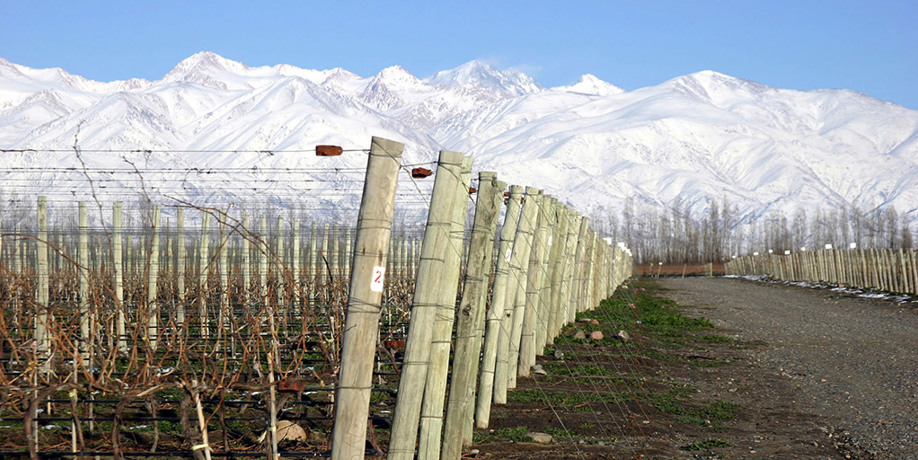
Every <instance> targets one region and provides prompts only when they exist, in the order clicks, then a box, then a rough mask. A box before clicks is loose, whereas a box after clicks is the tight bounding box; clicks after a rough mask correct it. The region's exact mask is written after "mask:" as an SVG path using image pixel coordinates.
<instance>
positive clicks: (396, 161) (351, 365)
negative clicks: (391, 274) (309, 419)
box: [332, 137, 404, 460]
mask: <svg viewBox="0 0 918 460" xmlns="http://www.w3.org/2000/svg"><path fill="white" fill-rule="evenodd" d="M403 149H404V145H403V144H400V143H398V142H394V141H390V140H387V139H381V138H377V137H374V138H373V140H372V145H371V147H370V155H369V159H368V161H367V176H366V181H365V183H364V189H363V198H362V200H361V205H360V212H359V217H358V219H357V244H356V245H355V248H354V276H352V277H351V284H350V295H349V300H348V311H347V318H346V320H345V328H344V336H343V338H342V344H341V371H340V374H339V381H338V387H337V397H336V399H335V400H336V402H337V403H336V406H335V426H334V430H333V433H332V437H333V441H332V459H335V460H351V459H355V458H363V453H364V448H365V443H366V434H367V416H368V412H369V407H370V390H371V389H372V384H373V381H372V378H373V357H374V353H375V351H376V344H377V341H378V335H379V329H378V324H379V311H380V308H381V304H380V303H381V301H382V291H383V289H382V288H383V281H384V280H383V277H384V276H385V272H384V271H385V266H386V258H385V254H387V252H388V247H389V239H390V235H391V232H392V216H393V215H394V213H395V188H396V184H397V182H398V171H399V167H400V166H401V156H402V150H403Z"/></svg>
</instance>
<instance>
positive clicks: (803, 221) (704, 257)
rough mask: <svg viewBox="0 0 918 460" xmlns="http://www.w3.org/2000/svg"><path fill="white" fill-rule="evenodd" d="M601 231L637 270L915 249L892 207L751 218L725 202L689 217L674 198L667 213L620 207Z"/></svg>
mask: <svg viewBox="0 0 918 460" xmlns="http://www.w3.org/2000/svg"><path fill="white" fill-rule="evenodd" d="M599 220H600V222H598V223H597V225H598V228H599V229H601V231H603V232H605V233H606V235H607V236H609V237H610V238H612V241H615V242H622V243H624V244H625V245H626V246H627V247H628V248H629V249H631V251H632V254H633V255H634V259H635V261H636V262H638V263H658V262H663V263H664V264H670V263H707V262H723V261H726V260H730V259H731V258H733V257H734V256H744V255H752V254H754V253H756V252H758V253H760V254H765V253H768V252H769V251H770V252H772V253H774V254H784V253H785V251H791V252H798V251H802V250H807V251H812V250H818V249H824V248H825V247H826V245H827V244H831V245H832V247H833V248H834V249H848V248H850V247H851V244H852V243H853V244H854V245H856V247H857V248H858V249H900V248H901V249H913V248H914V247H915V235H914V233H913V230H912V225H911V223H910V222H909V221H908V220H906V219H904V218H903V216H900V214H899V213H898V212H897V211H896V209H895V207H893V206H887V207H883V208H879V207H876V208H873V209H870V210H863V209H861V208H859V207H857V206H849V207H844V208H833V209H829V210H825V209H822V208H816V209H810V210H807V209H803V208H797V209H796V210H795V211H793V212H792V213H784V212H781V211H778V210H773V211H771V212H770V213H768V214H767V215H764V216H760V217H758V218H755V217H753V216H749V215H745V216H744V215H742V214H741V212H740V210H739V207H738V206H737V205H735V204H731V203H730V202H729V201H728V200H727V199H726V198H723V199H721V200H720V201H718V200H711V201H710V203H709V206H708V209H707V211H706V212H705V214H704V215H703V216H700V217H693V216H692V215H691V213H690V212H689V208H688V207H687V206H684V205H683V203H682V202H681V200H679V199H678V198H677V199H676V201H675V202H673V203H672V204H671V205H670V206H669V207H668V208H661V207H659V206H657V205H654V204H649V203H643V202H636V200H635V199H634V197H631V198H629V199H627V200H626V201H625V205H624V207H622V208H621V211H620V212H619V213H610V214H608V215H606V216H602V217H600V218H599Z"/></svg>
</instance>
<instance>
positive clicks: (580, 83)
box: [552, 74, 625, 96]
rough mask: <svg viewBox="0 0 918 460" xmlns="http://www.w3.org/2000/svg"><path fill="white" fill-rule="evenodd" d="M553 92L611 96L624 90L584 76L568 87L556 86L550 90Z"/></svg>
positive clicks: (588, 75)
mask: <svg viewBox="0 0 918 460" xmlns="http://www.w3.org/2000/svg"><path fill="white" fill-rule="evenodd" d="M552 89H553V90H555V91H566V92H569V93H580V94H593V95H596V96H612V95H615V94H621V93H624V92H625V90H623V89H621V88H619V87H617V86H615V85H613V84H611V83H607V82H604V81H602V80H600V79H599V78H596V76H595V75H591V74H585V75H583V76H581V77H580V80H577V83H574V84H573V85H570V86H556V87H554V88H552Z"/></svg>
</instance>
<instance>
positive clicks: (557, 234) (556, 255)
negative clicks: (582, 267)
mask: <svg viewBox="0 0 918 460" xmlns="http://www.w3.org/2000/svg"><path fill="white" fill-rule="evenodd" d="M553 203H554V205H555V212H554V216H553V219H554V221H555V227H554V229H555V231H554V232H553V236H552V246H551V252H550V253H549V260H550V261H551V265H550V272H549V283H550V286H551V290H550V295H549V298H548V330H547V331H546V336H545V345H553V344H554V342H555V337H557V336H558V333H559V332H560V331H561V326H563V325H564V324H563V323H562V322H561V316H560V313H561V305H560V303H561V302H560V300H561V285H562V281H561V277H562V276H563V275H564V251H565V248H566V246H567V236H568V234H567V218H565V212H566V211H565V208H566V206H564V205H563V204H561V203H559V202H558V200H557V199H554V200H553Z"/></svg>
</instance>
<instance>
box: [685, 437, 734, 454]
mask: <svg viewBox="0 0 918 460" xmlns="http://www.w3.org/2000/svg"><path fill="white" fill-rule="evenodd" d="M715 447H730V443H728V442H727V441H724V440H723V439H717V438H708V439H706V440H704V441H698V442H695V443H692V444H687V445H684V446H682V447H679V448H680V449H682V450H688V451H700V450H709V449H713V448H715Z"/></svg>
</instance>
